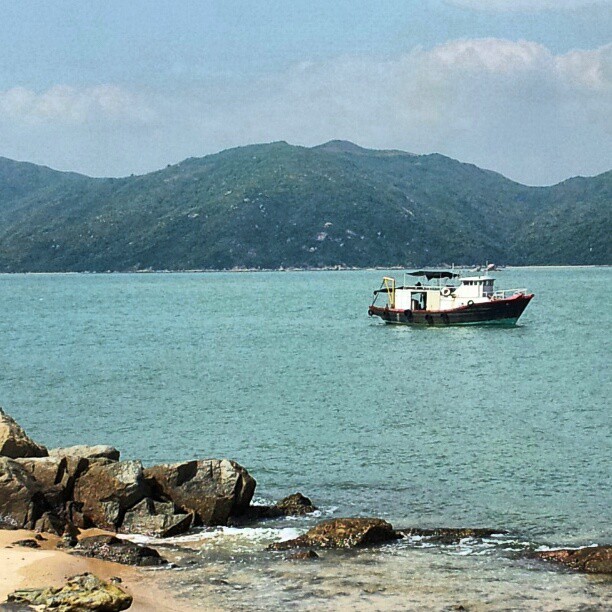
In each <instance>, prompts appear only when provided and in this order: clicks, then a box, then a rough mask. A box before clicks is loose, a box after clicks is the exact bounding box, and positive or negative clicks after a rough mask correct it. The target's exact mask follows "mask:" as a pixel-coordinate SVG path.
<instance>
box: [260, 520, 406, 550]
mask: <svg viewBox="0 0 612 612" xmlns="http://www.w3.org/2000/svg"><path fill="white" fill-rule="evenodd" d="M400 537H401V535H399V534H398V533H396V532H395V531H394V530H393V527H392V526H391V525H390V524H389V523H387V521H383V520H382V519H377V518H338V519H332V520H330V521H324V522H322V523H319V524H318V525H317V526H316V527H313V528H312V529H310V530H309V531H307V532H306V533H305V534H304V535H302V536H300V537H298V538H295V539H294V540H287V541H285V542H275V543H273V544H270V546H268V550H288V549H290V548H310V547H312V548H355V547H361V546H371V545H374V544H382V543H383V542H389V541H391V540H397V539H398V538H400Z"/></svg>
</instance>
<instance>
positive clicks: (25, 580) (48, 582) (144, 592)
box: [0, 530, 192, 612]
mask: <svg viewBox="0 0 612 612" xmlns="http://www.w3.org/2000/svg"><path fill="white" fill-rule="evenodd" d="M94 533H100V532H99V531H96V532H94V531H93V530H92V532H91V533H88V532H87V533H84V535H94ZM34 535H35V534H34V532H32V531H26V530H17V531H3V530H0V602H2V603H4V602H5V601H6V598H7V596H8V594H9V593H11V592H13V591H14V590H15V589H22V588H38V587H45V586H61V585H62V584H64V583H65V581H66V579H67V578H69V577H70V576H74V575H75V574H82V573H83V572H91V573H93V574H95V575H96V576H98V577H99V578H102V579H103V580H108V579H109V578H111V577H113V576H118V577H119V578H121V580H122V583H121V585H120V586H121V588H122V589H124V590H125V591H127V592H128V593H130V594H131V595H132V597H133V598H134V603H133V604H132V607H131V608H130V610H134V611H135V612H146V611H147V612H148V611H151V610H159V611H160V612H166V611H167V612H170V611H175V610H179V609H180V610H190V609H192V608H190V606H189V605H188V602H185V601H181V602H177V601H176V600H175V599H174V598H173V597H172V595H170V594H168V593H167V592H165V591H163V590H162V589H160V588H159V587H158V586H157V584H156V582H157V580H156V577H155V573H156V570H144V569H139V568H135V567H130V566H126V565H120V564H118V563H110V562H108V561H100V560H97V559H88V558H85V557H77V556H76V555H71V554H69V553H67V552H64V551H62V550H58V549H56V548H55V545H56V543H57V541H58V538H57V537H56V536H52V535H49V534H43V535H44V537H45V538H47V539H46V541H41V542H39V544H40V545H41V548H26V547H23V546H13V545H12V543H13V542H15V541H17V540H23V539H26V538H28V539H29V538H33V537H34ZM157 571H159V570H157Z"/></svg>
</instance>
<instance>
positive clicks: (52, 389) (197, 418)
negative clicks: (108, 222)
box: [0, 267, 612, 611]
mask: <svg viewBox="0 0 612 612" xmlns="http://www.w3.org/2000/svg"><path fill="white" fill-rule="evenodd" d="M383 275H392V276H396V277H397V278H398V281H401V280H402V272H401V271H392V270H389V271H385V270H358V271H352V270H351V271H286V272H285V271H278V272H215V273H213V272H210V273H141V274H136V273H135V274H49V275H45V274H11V275H0V312H1V313H2V316H1V317H0V338H1V345H0V346H1V349H0V405H2V406H3V407H4V409H5V410H6V411H7V412H8V413H9V414H11V415H12V416H13V417H14V418H15V419H17V421H18V422H19V423H20V424H22V426H23V427H24V428H25V429H26V431H27V432H28V433H29V435H30V436H31V437H33V438H34V439H36V440H37V441H39V442H42V443H44V444H45V445H46V446H48V447H55V446H69V445H73V444H111V445H113V446H116V447H117V448H119V449H120V450H121V452H122V457H123V458H124V459H141V460H142V461H143V463H144V464H145V465H152V464H155V463H162V462H177V461H181V460H188V459H194V458H211V457H215V458H222V457H227V458H230V459H234V460H236V461H238V462H239V463H240V464H241V465H243V466H245V467H246V468H247V469H248V470H249V472H250V473H251V474H252V475H253V477H254V478H255V479H256V480H257V489H256V492H255V502H256V503H261V504H265V503H272V502H274V501H275V500H278V499H280V498H282V497H284V496H286V495H288V494H290V493H293V492H296V491H300V492H301V493H303V494H304V495H306V496H308V497H309V498H311V499H312V501H313V503H314V504H315V505H316V506H317V507H318V508H319V510H318V511H317V513H315V515H314V516H309V517H305V518H287V519H283V520H275V521H268V522H264V523H260V524H257V525H251V526H249V527H224V528H209V529H201V530H198V531H195V532H192V533H190V534H187V535H184V536H181V537H177V538H173V539H170V540H168V541H165V542H164V543H162V544H161V547H160V550H161V551H162V554H164V555H165V556H167V557H168V558H169V559H171V560H172V561H173V562H174V564H175V567H173V569H166V570H151V572H152V574H151V575H152V577H153V578H154V579H155V581H156V582H158V583H159V584H162V585H164V586H165V587H166V588H168V589H169V590H170V591H171V592H172V593H174V594H175V595H176V596H177V597H178V598H179V601H181V602H184V604H185V608H195V609H205V610H249V611H254V610H287V609H296V610H336V609H337V610H344V609H347V610H607V609H611V608H612V579H611V578H610V577H604V576H587V575H582V574H578V573H575V572H572V571H570V570H567V569H562V568H559V567H557V566H553V565H551V564H550V563H546V562H543V561H540V560H537V559H535V558H534V556H533V555H532V553H533V551H536V550H547V549H553V548H558V547H581V546H590V545H594V544H612V528H611V522H612V521H611V519H612V435H611V434H612V431H611V430H612V416H611V414H612V413H611V410H610V405H611V404H610V398H611V397H612V385H611V382H610V366H611V365H612V364H611V337H612V334H611V321H612V314H611V309H610V304H611V303H612V268H610V267H541V268H538V267H525V268H508V269H503V270H501V271H499V272H496V273H495V276H496V279H497V284H498V285H499V286H500V287H502V288H516V287H518V288H527V289H528V290H529V291H530V292H533V293H534V294H535V297H534V299H533V300H532V302H531V304H530V305H529V306H528V308H527V310H526V311H525V313H524V314H523V316H522V317H521V319H520V320H519V323H518V325H517V326H516V327H509V328H502V327H486V326H469V327H449V328H438V327H434V328H410V327H402V326H386V325H384V324H382V323H381V322H380V320H379V319H377V318H370V317H368V314H367V311H368V306H369V304H370V301H371V298H372V292H373V290H374V289H376V288H378V287H379V286H380V281H381V278H382V276H383ZM349 516H364V517H370V516H371V517H379V518H383V519H385V520H387V521H389V522H390V523H392V525H393V526H394V527H397V528H404V527H423V528H429V527H485V528H491V529H493V530H496V531H497V530H499V532H498V533H496V534H495V535H493V536H491V537H490V538H485V539H482V540H475V539H464V540H461V541H460V542H458V543H455V544H447V545H443V544H437V543H435V542H431V541H429V540H427V539H426V538H418V537H415V538H412V539H406V540H402V541H401V542H399V543H393V544H389V545H385V546H382V547H379V548H372V549H367V550H359V551H324V552H322V553H321V556H320V559H317V560H315V561H303V562H295V561H293V562H292V561H288V560H287V559H286V553H280V552H269V551H266V546H267V545H268V544H270V543H271V542H274V541H278V540H282V539H287V538H290V537H294V536H296V535H298V534H300V533H303V532H304V531H306V530H307V529H308V528H309V527H311V526H312V525H314V524H316V523H317V522H319V521H321V520H324V519H326V518H334V517H349ZM133 539H135V540H137V541H145V540H146V538H142V537H140V538H139V537H137V536H134V538H133ZM147 541H148V540H147ZM156 543H157V544H159V542H156Z"/></svg>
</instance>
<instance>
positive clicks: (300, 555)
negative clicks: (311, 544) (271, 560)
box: [287, 550, 320, 561]
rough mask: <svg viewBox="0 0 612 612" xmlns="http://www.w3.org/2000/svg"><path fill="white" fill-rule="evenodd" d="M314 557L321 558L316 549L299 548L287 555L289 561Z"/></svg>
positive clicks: (310, 559)
mask: <svg viewBox="0 0 612 612" xmlns="http://www.w3.org/2000/svg"><path fill="white" fill-rule="evenodd" d="M313 559H320V557H319V555H317V553H316V552H315V551H314V550H299V551H298V552H294V553H292V554H290V555H289V556H288V557H287V561H312V560H313Z"/></svg>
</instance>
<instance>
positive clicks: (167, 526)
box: [121, 497, 193, 538]
mask: <svg viewBox="0 0 612 612" xmlns="http://www.w3.org/2000/svg"><path fill="white" fill-rule="evenodd" d="M192 522H193V514H177V513H175V509H174V504H173V503H172V502H159V501H155V500H153V499H151V498H149V497H146V498H145V499H143V500H142V501H141V502H140V503H138V504H136V505H135V506H134V507H133V508H130V509H129V510H128V511H127V512H126V513H125V517H124V518H123V523H121V531H122V532H123V533H138V534H141V535H147V536H152V537H155V538H169V537H172V536H176V535H179V534H181V533H185V531H187V530H188V529H189V528H190V527H191V523H192Z"/></svg>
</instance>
